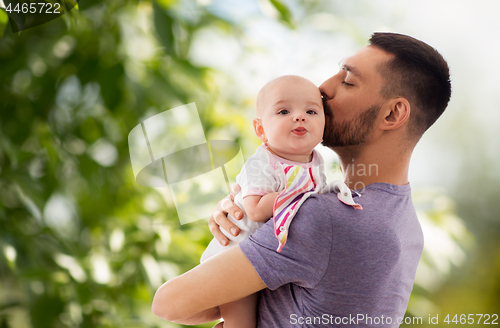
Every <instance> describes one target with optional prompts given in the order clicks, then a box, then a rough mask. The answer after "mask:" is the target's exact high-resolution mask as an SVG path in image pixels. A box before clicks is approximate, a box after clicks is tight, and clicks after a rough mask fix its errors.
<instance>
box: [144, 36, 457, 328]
mask: <svg viewBox="0 0 500 328" xmlns="http://www.w3.org/2000/svg"><path fill="white" fill-rule="evenodd" d="M320 91H321V93H322V95H323V102H324V107H325V114H326V126H325V134H324V138H323V139H324V141H323V144H324V145H325V146H328V147H330V148H331V149H332V150H334V151H335V152H336V153H337V154H338V155H339V158H340V164H341V167H342V169H343V172H344V174H345V177H346V183H347V184H348V185H349V187H350V188H354V189H362V190H361V191H360V192H359V195H360V196H359V197H356V202H357V203H359V204H360V205H362V206H363V210H362V211H357V210H354V209H352V208H350V207H348V206H345V205H344V204H342V203H341V202H340V201H338V199H337V197H336V196H335V195H333V194H324V195H315V196H312V197H310V198H309V199H308V200H307V201H306V202H304V204H303V205H302V207H301V208H300V209H299V211H298V213H297V215H296V216H295V218H294V221H293V223H292V224H291V226H290V230H289V237H288V241H287V245H286V247H285V248H284V249H283V251H282V252H281V253H278V252H276V251H275V250H276V245H277V242H278V241H277V239H276V238H275V237H274V232H273V222H272V220H269V221H268V222H267V223H266V224H265V225H264V226H262V228H261V229H259V230H258V231H257V232H256V233H255V234H254V235H253V236H252V237H250V238H249V239H247V240H245V241H244V242H242V243H241V244H240V245H239V246H236V247H233V248H230V249H228V250H227V251H225V252H223V253H221V254H220V255H218V256H216V257H214V258H213V259H211V260H210V261H206V262H204V263H203V264H202V265H199V266H197V267H196V268H194V269H193V270H191V271H189V272H187V273H185V274H183V275H181V276H179V277H177V278H175V279H172V280H170V281H168V282H167V283H165V284H164V285H163V286H162V287H160V288H159V289H158V291H157V293H156V295H155V299H154V301H153V312H154V313H155V314H156V315H158V316H160V317H162V318H165V319H167V320H171V321H177V322H181V323H185V324H195V323H201V322H206V321H212V320H215V319H218V318H219V317H220V313H219V311H218V305H220V304H225V303H227V302H231V301H233V300H236V299H240V298H242V297H244V296H247V295H249V294H251V293H255V292H257V291H259V290H262V291H261V292H260V299H259V310H258V318H257V319H258V327H289V326H294V325H298V326H301V327H317V326H321V325H324V326H349V325H357V326H369V325H373V324H377V325H380V326H382V327H397V326H399V323H400V322H401V321H400V320H401V318H402V317H403V316H404V313H405V311H406V307H407V304H408V299H409V297H410V293H411V290H412V286H413V281H414V278H415V272H416V268H417V265H418V261H419V259H420V256H421V253H422V248H423V237H422V232H421V229H420V225H419V223H418V220H417V217H416V214H415V210H414V208H413V204H412V201H411V190H410V186H409V183H408V166H409V161H410V157H411V153H412V151H413V148H414V147H415V145H416V143H417V142H418V140H419V139H420V137H421V136H422V134H423V133H424V132H425V131H426V130H427V129H428V128H429V127H430V126H431V125H432V124H433V123H434V122H435V121H436V119H437V118H438V117H439V116H440V115H441V114H442V112H443V111H444V109H445V108H446V106H447V104H448V101H449V99H450V95H451V85H450V80H449V70H448V66H447V64H446V61H445V60H444V59H443V58H442V56H441V55H440V54H439V53H438V52H437V51H435V50H434V49H433V48H432V47H430V46H428V45H427V44H425V43H423V42H421V41H419V40H416V39H414V38H411V37H409V36H405V35H400V34H393V33H375V34H374V35H373V36H372V37H371V39H370V45H368V46H367V47H365V48H362V49H361V50H359V51H358V52H357V53H355V54H354V55H353V56H352V57H349V58H347V59H345V60H344V61H342V62H341V68H340V71H339V72H338V73H337V74H336V75H334V76H332V77H331V78H330V79H328V80H327V81H325V82H324V83H323V84H322V85H321V86H320ZM353 194H355V193H353ZM238 211H239V209H238V208H236V207H235V206H234V204H233V205H231V206H229V207H227V208H226V210H225V211H219V212H216V214H215V215H214V217H212V218H211V220H210V222H209V225H210V228H211V231H212V234H213V235H214V236H215V237H216V238H217V239H218V240H221V243H223V244H224V243H227V239H225V237H224V235H223V234H222V233H221V232H220V230H219V225H220V226H222V227H223V228H224V229H226V230H227V231H231V233H233V234H234V235H236V234H237V233H238V231H237V227H236V226H235V225H233V224H232V223H231V222H230V221H229V220H228V219H227V218H226V213H230V214H231V215H233V216H235V217H241V213H239V215H238V214H237V213H236V212H238ZM216 222H217V223H216ZM266 287H267V288H266Z"/></svg>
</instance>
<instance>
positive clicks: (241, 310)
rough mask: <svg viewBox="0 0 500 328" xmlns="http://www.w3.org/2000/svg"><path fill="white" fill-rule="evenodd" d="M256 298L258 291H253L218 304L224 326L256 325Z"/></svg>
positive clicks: (249, 326) (233, 327)
mask: <svg viewBox="0 0 500 328" xmlns="http://www.w3.org/2000/svg"><path fill="white" fill-rule="evenodd" d="M257 298H258V293H255V294H252V295H248V296H247V297H245V298H242V299H240V300H237V301H234V302H231V303H226V304H223V305H221V306H219V309H220V313H221V317H222V318H223V319H224V328H255V327H257Z"/></svg>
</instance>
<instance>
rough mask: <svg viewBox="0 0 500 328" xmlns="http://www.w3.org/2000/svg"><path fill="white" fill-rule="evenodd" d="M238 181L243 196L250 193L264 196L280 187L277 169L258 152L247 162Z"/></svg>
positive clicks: (237, 178)
mask: <svg viewBox="0 0 500 328" xmlns="http://www.w3.org/2000/svg"><path fill="white" fill-rule="evenodd" d="M236 182H238V184H239V185H240V187H241V193H242V194H241V196H242V197H243V198H244V197H246V196H250V195H257V196H264V195H265V194H268V193H271V192H275V191H277V190H278V189H279V188H280V182H279V179H278V177H277V175H276V172H275V169H274V168H273V167H272V166H271V164H270V162H269V160H267V159H266V158H265V157H263V156H258V154H254V155H253V156H252V157H250V158H249V159H248V160H247V161H246V162H245V165H243V168H242V169H241V172H240V174H238V176H237V177H236Z"/></svg>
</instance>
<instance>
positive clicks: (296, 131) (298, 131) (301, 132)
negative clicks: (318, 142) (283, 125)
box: [292, 126, 307, 136]
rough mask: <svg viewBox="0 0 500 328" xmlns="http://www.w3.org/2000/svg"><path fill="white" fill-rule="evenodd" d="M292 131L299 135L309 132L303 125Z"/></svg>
mask: <svg viewBox="0 0 500 328" xmlns="http://www.w3.org/2000/svg"><path fill="white" fill-rule="evenodd" d="M292 132H293V133H294V134H296V135H298V136H303V135H304V134H306V133H307V129H306V128H304V127H302V126H299V127H298V128H296V129H293V130H292Z"/></svg>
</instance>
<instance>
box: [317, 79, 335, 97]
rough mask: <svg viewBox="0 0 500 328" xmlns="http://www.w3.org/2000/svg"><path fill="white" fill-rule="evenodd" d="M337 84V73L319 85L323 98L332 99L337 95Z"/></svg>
mask: <svg viewBox="0 0 500 328" xmlns="http://www.w3.org/2000/svg"><path fill="white" fill-rule="evenodd" d="M337 84H338V83H337V75H334V76H332V77H331V78H329V79H328V80H326V81H325V82H323V83H322V84H321V85H320V86H319V91H320V92H321V96H322V97H323V100H330V99H332V98H333V97H335V90H336V85H337Z"/></svg>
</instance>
